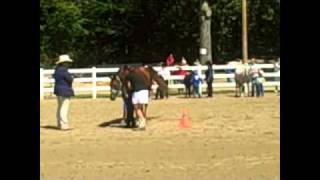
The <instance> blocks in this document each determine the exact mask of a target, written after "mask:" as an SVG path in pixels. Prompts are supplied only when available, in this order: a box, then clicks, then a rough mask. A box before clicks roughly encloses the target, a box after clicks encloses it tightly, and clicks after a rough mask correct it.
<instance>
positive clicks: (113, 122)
mask: <svg viewBox="0 0 320 180" xmlns="http://www.w3.org/2000/svg"><path fill="white" fill-rule="evenodd" d="M157 118H158V116H151V117H148V118H147V121H152V120H154V119H157ZM121 121H122V118H117V119H113V120H109V121H106V122H103V123H101V124H99V125H98V127H101V128H105V127H115V128H126V125H123V124H121Z"/></svg>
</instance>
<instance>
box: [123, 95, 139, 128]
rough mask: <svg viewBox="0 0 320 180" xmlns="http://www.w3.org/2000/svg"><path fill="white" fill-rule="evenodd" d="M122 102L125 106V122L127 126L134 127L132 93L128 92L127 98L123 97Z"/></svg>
mask: <svg viewBox="0 0 320 180" xmlns="http://www.w3.org/2000/svg"><path fill="white" fill-rule="evenodd" d="M124 103H125V105H126V108H127V119H126V124H127V127H134V126H136V122H135V120H134V116H133V114H134V107H133V104H132V93H130V95H129V97H128V98H124Z"/></svg>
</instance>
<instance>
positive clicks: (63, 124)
mask: <svg viewBox="0 0 320 180" xmlns="http://www.w3.org/2000/svg"><path fill="white" fill-rule="evenodd" d="M71 62H73V60H72V59H70V57H69V55H61V56H59V60H58V61H57V62H56V65H57V67H56V69H55V71H54V74H53V78H54V79H55V84H54V94H55V95H56V96H57V100H58V109H57V114H56V116H57V123H58V129H61V130H70V127H69V121H68V111H69V102H70V97H71V96H74V91H73V88H72V82H73V76H72V75H71V74H70V73H69V72H68V67H67V65H66V64H67V63H71Z"/></svg>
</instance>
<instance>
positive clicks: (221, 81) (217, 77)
mask: <svg viewBox="0 0 320 180" xmlns="http://www.w3.org/2000/svg"><path fill="white" fill-rule="evenodd" d="M258 67H260V68H261V69H263V70H264V71H265V75H264V77H265V78H266V82H265V83H264V86H265V87H266V88H268V87H269V88H271V87H272V88H273V87H275V86H278V87H279V88H280V81H275V78H276V77H278V78H279V79H280V71H279V72H273V68H274V66H273V64H258ZM153 68H154V69H155V70H157V71H159V70H160V69H161V67H159V66H157V67H153ZM167 68H168V70H169V71H170V72H172V71H177V70H178V67H175V66H171V67H167ZM182 69H184V70H192V71H198V74H200V75H201V77H202V78H204V77H205V75H204V71H205V70H206V69H207V66H185V67H183V68H182ZM213 69H214V70H215V74H214V82H213V88H214V91H215V90H217V89H226V88H227V89H228V88H229V89H233V90H234V88H235V82H227V81H226V80H227V79H228V78H230V79H232V78H234V74H233V73H231V74H230V73H226V71H225V70H227V69H231V70H234V69H235V66H231V65H213ZM117 71H118V68H95V67H92V68H83V69H69V72H70V73H72V74H78V75H80V76H84V75H85V74H87V76H88V77H78V78H75V79H74V83H77V82H81V83H90V84H91V86H89V87H88V86H87V87H75V88H74V91H75V93H76V94H77V93H78V92H91V94H92V98H93V99H96V98H97V94H98V92H110V86H109V85H108V82H110V80H111V79H110V77H109V76H110V75H111V74H114V73H116V72H117ZM219 71H222V72H219ZM53 73H54V70H52V69H50V70H47V69H46V70H44V69H40V99H41V100H43V99H44V97H45V95H46V93H51V94H52V93H53V84H54V79H53V78H52V74H53ZM101 73H104V74H108V75H100V76H99V74H101ZM182 79H183V76H180V75H171V76H170V80H169V89H183V88H184V84H182V83H181V81H176V80H182ZM103 82H104V83H106V85H104V86H98V85H97V83H103ZM156 87H157V85H154V86H153V87H152V88H153V89H156ZM206 87H207V85H206V83H203V84H202V85H201V87H200V88H201V89H202V91H203V90H205V88H206Z"/></svg>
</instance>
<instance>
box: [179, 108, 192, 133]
mask: <svg viewBox="0 0 320 180" xmlns="http://www.w3.org/2000/svg"><path fill="white" fill-rule="evenodd" d="M179 127H180V128H183V129H185V128H189V127H190V121H189V117H188V115H187V111H186V110H185V109H183V111H182V117H181V119H180V124H179Z"/></svg>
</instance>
